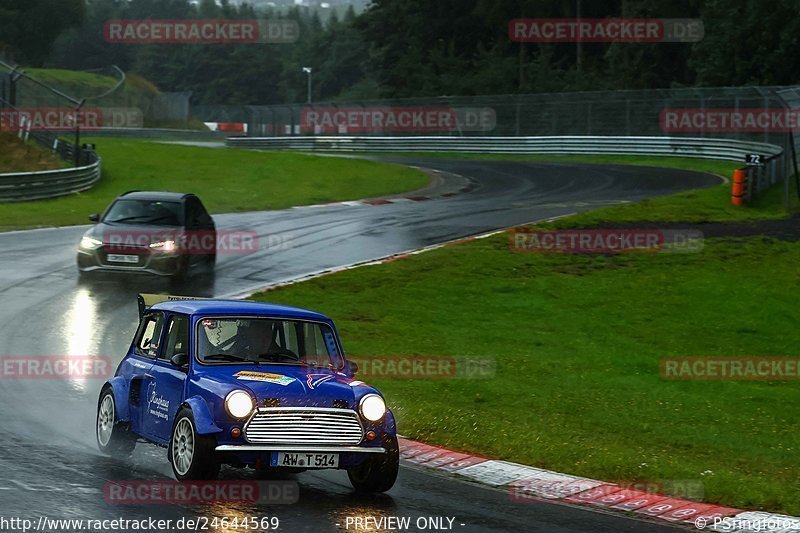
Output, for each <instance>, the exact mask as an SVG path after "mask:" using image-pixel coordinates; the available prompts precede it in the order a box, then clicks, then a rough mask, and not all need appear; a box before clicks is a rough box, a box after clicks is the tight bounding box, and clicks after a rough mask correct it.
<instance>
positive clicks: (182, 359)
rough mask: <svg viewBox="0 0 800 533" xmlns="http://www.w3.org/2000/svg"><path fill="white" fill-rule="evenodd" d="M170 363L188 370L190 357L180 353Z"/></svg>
mask: <svg viewBox="0 0 800 533" xmlns="http://www.w3.org/2000/svg"><path fill="white" fill-rule="evenodd" d="M170 362H171V363H172V364H173V365H175V366H177V367H178V368H180V369H186V368H187V367H188V366H189V357H188V356H187V355H186V354H185V353H183V352H178V353H176V354H175V355H173V356H172V359H170Z"/></svg>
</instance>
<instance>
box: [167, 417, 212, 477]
mask: <svg viewBox="0 0 800 533" xmlns="http://www.w3.org/2000/svg"><path fill="white" fill-rule="evenodd" d="M190 436H191V438H189V437H190ZM216 447H217V439H215V438H214V437H213V436H211V435H198V434H197V426H196V424H195V422H194V414H193V413H192V410H191V409H189V408H188V407H184V408H182V409H181V410H180V411H178V416H177V417H175V425H174V426H173V427H172V436H171V437H170V440H169V462H170V464H171V465H172V473H173V474H175V479H177V480H179V481H205V480H213V479H217V477H218V476H219V469H220V461H219V457H218V456H217V452H216V451H215V450H214V449H215V448H216ZM189 448H191V453H190V454H187V453H186V452H187V450H189Z"/></svg>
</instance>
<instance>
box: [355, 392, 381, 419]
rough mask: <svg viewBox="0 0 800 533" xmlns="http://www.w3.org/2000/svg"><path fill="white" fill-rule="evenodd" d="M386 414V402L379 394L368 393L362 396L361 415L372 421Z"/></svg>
mask: <svg viewBox="0 0 800 533" xmlns="http://www.w3.org/2000/svg"><path fill="white" fill-rule="evenodd" d="M385 414H386V402H384V401H383V398H381V397H380V396H378V395H377V394H367V395H366V396H364V397H363V398H361V416H363V417H364V418H366V419H367V420H369V421H370V422H377V421H378V420H380V419H381V418H383V416H384V415H385Z"/></svg>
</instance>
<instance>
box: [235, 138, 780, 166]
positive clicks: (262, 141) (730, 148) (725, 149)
mask: <svg viewBox="0 0 800 533" xmlns="http://www.w3.org/2000/svg"><path fill="white" fill-rule="evenodd" d="M225 144H226V145H227V146H229V147H236V148H257V149H273V150H281V149H289V150H308V151H314V150H321V151H337V152H464V153H496V154H554V155H580V154H592V155H597V154H617V155H658V156H679V157H680V156H685V157H701V158H705V159H726V160H733V161H744V158H745V155H746V154H751V153H756V154H761V155H763V156H765V158H767V157H770V158H771V157H777V158H780V159H785V158H783V147H781V146H778V145H775V144H768V143H758V142H750V141H740V140H735V139H717V138H691V137H624V136H620V137H595V136H560V137H429V136H426V137H311V136H309V137H229V138H227V139H226V140H225Z"/></svg>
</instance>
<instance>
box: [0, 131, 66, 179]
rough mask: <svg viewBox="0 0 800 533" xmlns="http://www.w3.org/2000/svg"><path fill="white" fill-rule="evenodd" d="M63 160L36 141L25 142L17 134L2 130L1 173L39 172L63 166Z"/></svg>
mask: <svg viewBox="0 0 800 533" xmlns="http://www.w3.org/2000/svg"><path fill="white" fill-rule="evenodd" d="M63 166H64V165H63V162H62V161H61V160H60V159H59V158H58V156H54V155H53V154H51V153H50V152H49V151H48V150H44V149H42V148H41V147H40V146H39V145H37V144H36V143H35V142H33V141H31V142H27V143H26V142H23V141H22V140H21V139H19V138H18V137H17V136H16V135H15V134H13V133H9V132H0V173H7V172H37V171H41V170H55V169H58V168H62V167H63Z"/></svg>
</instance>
